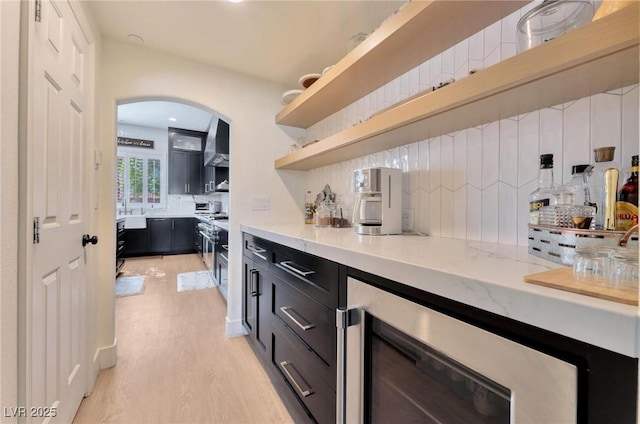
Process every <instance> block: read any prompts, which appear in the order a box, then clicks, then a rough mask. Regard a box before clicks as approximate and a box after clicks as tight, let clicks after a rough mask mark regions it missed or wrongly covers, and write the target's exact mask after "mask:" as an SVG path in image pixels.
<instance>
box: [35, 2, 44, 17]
mask: <svg viewBox="0 0 640 424" xmlns="http://www.w3.org/2000/svg"><path fill="white" fill-rule="evenodd" d="M35 19H36V22H40V21H41V20H42V0H36V16H35Z"/></svg>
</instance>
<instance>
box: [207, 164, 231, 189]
mask: <svg viewBox="0 0 640 424" xmlns="http://www.w3.org/2000/svg"><path fill="white" fill-rule="evenodd" d="M204 168H205V169H204V191H205V193H214V192H224V191H228V190H217V189H216V186H217V185H218V184H220V183H221V182H223V181H225V180H226V181H229V168H227V167H221V166H205V167H204Z"/></svg>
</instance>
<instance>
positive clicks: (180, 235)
mask: <svg viewBox="0 0 640 424" xmlns="http://www.w3.org/2000/svg"><path fill="white" fill-rule="evenodd" d="M193 221H194V218H172V219H171V253H189V252H192V251H193Z"/></svg>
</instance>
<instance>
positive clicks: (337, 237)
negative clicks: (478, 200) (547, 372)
mask: <svg viewBox="0 0 640 424" xmlns="http://www.w3.org/2000/svg"><path fill="white" fill-rule="evenodd" d="M241 230H242V231H245V232H248V233H250V234H253V235H255V236H258V237H262V238H265V239H268V240H271V241H274V242H276V243H279V244H282V245H285V246H288V247H292V248H294V249H298V250H301V251H304V252H307V253H310V254H314V255H317V256H321V257H324V258H326V259H329V260H332V261H335V262H339V263H342V264H344V265H347V266H349V267H353V268H357V269H360V270H362V271H366V272H369V273H371V274H374V275H379V276H381V277H384V278H387V279H390V280H393V281H397V282H399V283H403V284H405V285H408V286H412V287H415V288H418V289H421V290H424V291H426V292H429V293H433V294H436V295H439V296H443V297H446V298H448V299H452V300H455V301H458V302H461V303H464V304H467V305H470V306H474V307H477V308H480V309H483V310H486V311H489V312H493V313H496V314H498V315H501V316H504V317H508V318H511V319H514V320H516V321H520V322H524V323H527V324H530V325H533V326H536V327H539V328H543V329H546V330H549V331H552V332H554V333H558V334H562V335H565V336H568V337H571V338H574V339H576V340H581V341H583V342H586V343H590V344H593V345H596V346H600V347H602V348H605V349H609V350H612V351H614V352H618V353H621V354H623V355H627V356H630V357H636V358H637V357H639V356H640V314H639V311H638V308H637V307H635V306H629V305H623V304H619V303H615V302H611V301H607V300H602V299H597V298H593V297H589V296H584V295H579V294H574V293H569V292H565V291H562V290H556V289H552V288H547V287H542V286H538V285H535V284H529V283H526V282H524V280H523V276H525V275H528V274H534V273H537V272H542V271H546V270H549V269H555V268H559V267H560V265H557V264H555V263H553V262H549V261H545V260H543V259H540V258H537V257H535V256H532V255H530V254H528V252H527V247H526V246H511V245H503V244H497V243H486V242H477V241H467V240H457V239H448V238H439V237H426V236H418V235H393V236H364V235H358V234H356V233H355V232H354V231H353V228H316V227H315V226H312V225H304V224H291V225H253V226H248V225H243V226H241Z"/></svg>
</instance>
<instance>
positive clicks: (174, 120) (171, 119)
mask: <svg viewBox="0 0 640 424" xmlns="http://www.w3.org/2000/svg"><path fill="white" fill-rule="evenodd" d="M169 121H171V122H176V121H177V119H176V118H173V117H171V118H169Z"/></svg>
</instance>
